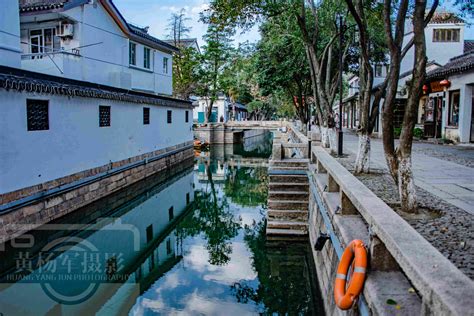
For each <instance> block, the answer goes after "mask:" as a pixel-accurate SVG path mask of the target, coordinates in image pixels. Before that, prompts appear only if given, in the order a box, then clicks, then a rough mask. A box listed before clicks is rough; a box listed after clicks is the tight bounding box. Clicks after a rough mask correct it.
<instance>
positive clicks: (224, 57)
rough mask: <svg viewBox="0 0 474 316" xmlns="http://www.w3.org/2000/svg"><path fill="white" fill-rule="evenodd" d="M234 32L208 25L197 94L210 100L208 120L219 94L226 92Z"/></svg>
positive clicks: (201, 57) (222, 27) (198, 75)
mask: <svg viewBox="0 0 474 316" xmlns="http://www.w3.org/2000/svg"><path fill="white" fill-rule="evenodd" d="M233 34H234V30H233V29H232V28H230V27H226V26H221V25H217V24H214V23H211V24H209V25H208V29H207V33H206V35H205V36H204V40H205V41H206V45H205V46H204V47H203V54H202V55H201V56H200V66H199V68H198V71H197V78H198V81H197V86H196V89H195V92H196V94H197V95H199V96H201V97H205V98H208V100H209V102H210V103H209V106H208V109H207V112H206V119H207V120H209V118H210V116H211V113H212V105H213V103H214V102H215V101H216V100H217V97H218V94H219V93H220V92H223V91H225V81H224V80H223V78H225V77H224V75H223V74H224V72H225V69H226V68H227V67H229V65H230V62H231V60H230V56H232V53H233V47H232V35H233Z"/></svg>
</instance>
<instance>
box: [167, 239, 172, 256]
mask: <svg viewBox="0 0 474 316" xmlns="http://www.w3.org/2000/svg"><path fill="white" fill-rule="evenodd" d="M171 251H172V249H171V239H170V238H168V239H167V240H166V254H167V255H169V254H171Z"/></svg>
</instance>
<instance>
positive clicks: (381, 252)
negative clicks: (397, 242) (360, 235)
mask: <svg viewBox="0 0 474 316" xmlns="http://www.w3.org/2000/svg"><path fill="white" fill-rule="evenodd" d="M369 252H370V269H371V270H374V271H375V270H377V271H398V270H399V269H400V267H399V266H398V264H397V261H396V260H395V259H394V258H393V257H392V255H391V254H390V252H389V251H388V250H387V248H386V247H385V245H384V243H382V241H381V240H380V239H379V238H378V237H377V236H375V235H373V234H371V236H370V244H369Z"/></svg>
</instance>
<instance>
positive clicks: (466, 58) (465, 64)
mask: <svg viewBox="0 0 474 316" xmlns="http://www.w3.org/2000/svg"><path fill="white" fill-rule="evenodd" d="M473 69H474V51H471V52H468V53H465V54H462V55H459V56H456V57H453V58H451V59H450V60H449V62H448V63H447V64H446V65H444V66H442V67H440V68H437V69H435V70H433V71H430V72H429V73H428V74H427V75H426V79H427V80H434V79H443V78H445V77H447V76H449V75H452V74H459V73H463V72H465V71H470V70H473Z"/></svg>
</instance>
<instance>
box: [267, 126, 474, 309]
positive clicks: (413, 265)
mask: <svg viewBox="0 0 474 316" xmlns="http://www.w3.org/2000/svg"><path fill="white" fill-rule="evenodd" d="M289 128H290V130H289V133H288V134H289V135H291V136H292V137H290V138H295V139H292V140H290V143H291V142H293V141H296V143H305V142H307V138H306V136H304V135H300V133H298V132H296V130H293V129H294V127H292V126H290V127H289ZM313 136H314V135H312V139H313V147H312V150H311V154H312V157H311V163H310V165H309V173H308V176H309V183H310V199H309V218H308V221H309V222H308V224H309V237H310V243H311V246H312V249H313V257H314V261H315V264H316V271H317V275H318V283H319V286H320V290H321V292H322V295H323V300H324V306H325V310H326V313H327V314H328V315H443V316H444V315H470V314H472V310H474V303H473V302H474V282H473V281H472V280H470V279H469V278H468V277H467V276H466V275H464V274H463V273H462V272H461V271H460V270H459V269H457V268H456V267H455V266H454V265H453V264H452V263H451V262H450V261H449V260H448V259H447V258H445V257H444V256H443V255H442V254H441V253H440V252H439V251H438V250H437V249H435V248H434V247H433V246H432V245H431V244H430V243H429V242H428V241H427V240H426V239H424V238H423V237H422V236H421V235H420V234H419V233H417V232H416V231H415V230H414V229H413V228H412V227H411V226H410V225H409V224H408V223H407V222H406V221H405V220H403V219H402V218H401V217H400V216H399V215H398V214H397V213H396V212H395V211H394V210H393V209H391V208H390V207H389V206H388V205H387V204H385V203H384V202H383V201H382V200H381V199H380V198H378V197H377V196H376V195H375V194H374V193H373V192H372V191H370V190H369V189H368V188H367V187H365V186H364V185H363V184H362V183H361V182H360V181H359V180H358V179H357V178H356V177H354V176H353V175H352V174H351V173H350V172H349V171H347V170H346V169H345V168H344V167H343V166H341V165H340V164H339V163H338V162H337V161H336V160H335V159H334V158H333V157H331V155H330V154H329V153H328V152H327V151H326V150H325V149H324V148H322V147H321V146H320V143H319V142H317V141H315V140H316V139H317V137H313ZM280 138H283V139H284V138H286V139H288V136H286V135H285V134H284V133H283V134H282V135H281V136H280ZM290 146H291V145H290ZM284 147H285V145H283V146H277V148H275V146H274V148H273V150H274V151H276V152H274V153H273V155H275V154H279V155H281V154H282V153H281V152H282V149H284ZM323 234H327V235H329V236H330V239H329V240H327V241H326V243H325V245H324V247H323V248H322V250H321V251H317V250H314V246H315V244H316V241H317V239H318V237H320V236H322V235H323ZM354 239H361V240H362V241H363V242H364V243H365V244H366V245H367V251H368V259H369V260H368V261H369V262H368V270H367V278H366V281H365V285H364V290H363V295H362V296H361V297H360V299H359V301H358V304H357V305H356V306H354V307H353V308H352V309H351V310H350V311H341V310H340V309H339V308H338V307H337V306H336V304H335V302H334V294H333V290H334V288H333V285H334V280H335V277H336V270H337V266H338V264H339V258H340V256H341V254H342V251H343V250H344V248H345V247H347V245H348V244H349V243H350V242H351V241H352V240H354ZM387 302H392V303H393V304H387Z"/></svg>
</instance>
